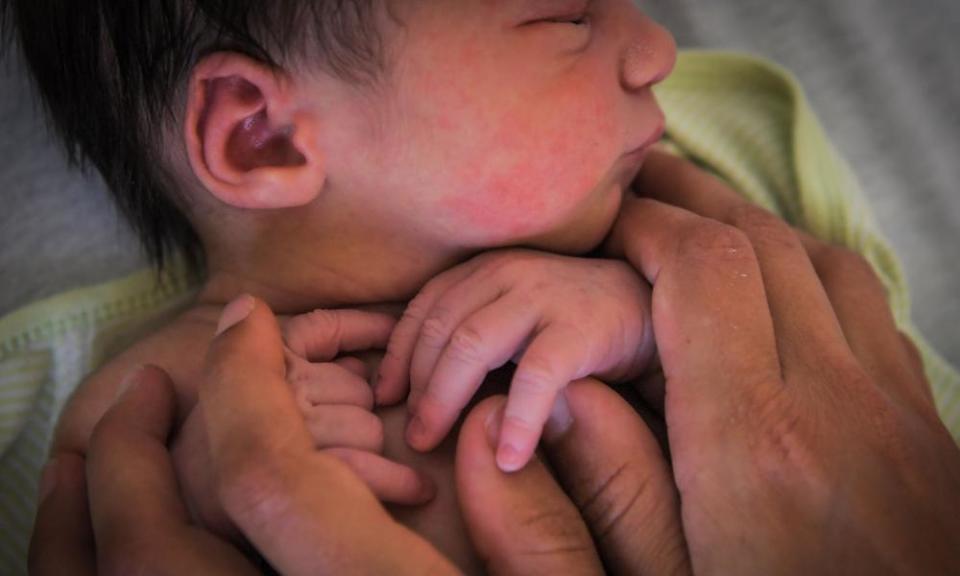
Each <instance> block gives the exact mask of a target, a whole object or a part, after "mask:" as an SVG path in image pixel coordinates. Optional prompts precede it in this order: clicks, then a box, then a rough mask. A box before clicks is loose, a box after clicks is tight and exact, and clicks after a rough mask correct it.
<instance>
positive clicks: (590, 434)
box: [544, 379, 691, 574]
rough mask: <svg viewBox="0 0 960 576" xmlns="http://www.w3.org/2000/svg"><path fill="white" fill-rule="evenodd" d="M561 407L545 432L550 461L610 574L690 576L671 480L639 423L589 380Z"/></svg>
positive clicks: (565, 395)
mask: <svg viewBox="0 0 960 576" xmlns="http://www.w3.org/2000/svg"><path fill="white" fill-rule="evenodd" d="M558 402H559V403H558V407H560V408H559V410H555V416H554V418H553V419H552V420H551V421H550V423H549V424H548V426H547V429H546V430H545V431H544V441H545V442H544V443H545V446H546V451H547V455H548V457H549V460H550V463H551V464H552V465H553V469H554V470H556V473H557V476H558V477H559V478H560V482H561V484H563V486H564V488H565V489H566V491H567V494H569V495H570V497H571V498H572V499H573V502H574V504H576V506H577V508H579V509H580V513H581V514H582V515H583V518H584V519H585V520H586V522H587V526H588V527H589V528H590V531H591V532H592V533H593V537H594V541H595V542H596V543H597V545H598V546H599V548H600V553H601V555H602V556H603V559H604V563H605V565H606V567H607V569H609V570H610V571H611V572H612V573H614V574H688V573H690V572H691V568H690V560H689V557H688V555H687V548H686V543H685V540H684V536H683V527H682V524H681V517H680V499H679V496H678V494H677V490H676V487H675V486H674V483H673V476H672V472H671V470H670V467H669V465H668V464H667V461H666V459H665V458H664V455H663V453H662V452H661V450H660V445H659V444H658V443H657V440H656V439H655V438H654V436H653V434H652V433H651V432H650V430H649V429H647V427H646V425H645V424H644V422H643V420H642V419H641V418H640V416H638V415H637V413H636V412H635V411H634V410H633V408H631V407H630V405H629V404H627V403H626V402H625V401H624V400H623V399H622V398H620V396H618V395H617V393H616V392H614V391H613V390H611V389H610V387H609V386H606V385H604V384H602V383H600V382H597V381H595V380H591V379H586V380H579V381H577V382H574V383H572V384H571V385H570V386H568V387H567V389H566V390H565V391H564V392H562V393H561V400H560V401H558ZM564 409H565V410H566V411H567V412H566V413H563V410H564Z"/></svg>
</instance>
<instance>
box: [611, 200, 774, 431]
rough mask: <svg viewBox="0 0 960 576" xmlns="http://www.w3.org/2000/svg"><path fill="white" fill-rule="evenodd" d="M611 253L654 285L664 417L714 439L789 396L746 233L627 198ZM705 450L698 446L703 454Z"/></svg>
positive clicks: (654, 203) (614, 232)
mask: <svg viewBox="0 0 960 576" xmlns="http://www.w3.org/2000/svg"><path fill="white" fill-rule="evenodd" d="M610 249H611V250H614V251H616V250H620V251H622V253H623V254H624V255H625V256H626V258H627V260H628V261H629V262H630V263H631V264H633V266H634V267H635V268H636V269H637V270H639V271H640V272H641V273H642V274H643V275H644V276H645V277H646V278H647V280H648V281H649V282H650V283H651V284H652V285H653V314H652V316H653V327H654V333H655V334H656V338H657V349H658V350H659V352H660V361H661V365H662V367H663V371H664V375H665V376H666V379H667V381H669V382H670V383H671V384H670V391H669V394H667V406H666V411H667V415H668V418H667V419H668V420H672V418H671V406H682V407H683V410H682V411H676V412H674V414H673V416H675V417H676V418H679V420H678V421H677V423H680V422H681V421H682V422H683V423H684V424H686V423H689V425H690V427H689V428H687V427H686V426H683V428H684V429H686V430H690V431H693V432H694V437H695V438H696V439H697V440H693V438H692V437H691V439H690V440H691V442H692V444H696V443H697V442H698V441H705V440H711V439H714V438H715V437H716V435H717V433H719V432H721V431H723V430H725V429H726V428H727V424H728V423H729V422H730V421H731V419H738V415H740V414H743V413H744V410H748V411H749V410H750V409H752V408H755V407H758V406H762V405H763V404H764V403H765V402H766V401H768V400H769V399H770V398H772V397H774V396H775V395H777V394H779V393H780V392H781V391H782V389H783V384H782V375H781V368H780V358H779V355H778V352H777V345H776V339H775V334H774V327H773V321H772V319H771V317H770V309H769V306H768V304H767V299H766V294H765V290H764V285H763V279H762V277H761V274H760V265H759V263H758V262H757V258H756V255H755V254H754V252H753V249H752V247H751V245H750V241H749V239H748V238H747V237H746V235H744V234H743V233H742V232H740V231H738V230H736V229H734V228H732V227H730V226H727V225H725V224H722V223H720V222H717V221H715V220H711V219H708V218H703V217H700V216H697V215H695V214H693V213H691V212H688V211H686V210H683V209H681V208H677V207H674V206H669V205H667V204H663V203H661V202H657V201H655V200H650V199H646V198H640V199H637V198H629V197H628V198H626V199H625V200H624V208H623V209H622V210H621V213H620V217H619V219H618V221H617V223H616V225H615V227H614V231H613V234H612V236H611V239H610ZM699 449H701V448H698V450H699Z"/></svg>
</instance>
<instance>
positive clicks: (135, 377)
mask: <svg viewBox="0 0 960 576" xmlns="http://www.w3.org/2000/svg"><path fill="white" fill-rule="evenodd" d="M145 368H146V366H145V365H143V364H141V365H139V366H135V367H134V368H132V369H131V370H130V371H129V372H127V375H126V376H124V377H123V380H121V381H120V386H118V387H117V393H116V395H114V397H113V402H114V403H117V402H119V401H120V399H121V398H123V396H124V395H125V394H126V393H127V391H128V390H131V389H132V388H133V387H134V386H136V385H137V384H139V383H140V379H141V376H142V375H143V371H144V369H145Z"/></svg>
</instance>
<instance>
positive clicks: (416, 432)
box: [407, 416, 427, 450]
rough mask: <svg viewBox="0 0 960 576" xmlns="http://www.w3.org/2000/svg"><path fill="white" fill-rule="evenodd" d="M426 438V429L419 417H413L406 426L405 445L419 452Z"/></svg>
mask: <svg viewBox="0 0 960 576" xmlns="http://www.w3.org/2000/svg"><path fill="white" fill-rule="evenodd" d="M426 438H427V427H426V425H425V424H424V423H423V420H422V419H421V418H420V417H419V416H414V417H413V419H411V420H410V424H408V425H407V444H409V445H410V446H411V447H412V448H415V449H417V450H421V449H422V448H423V445H424V442H425V440H426Z"/></svg>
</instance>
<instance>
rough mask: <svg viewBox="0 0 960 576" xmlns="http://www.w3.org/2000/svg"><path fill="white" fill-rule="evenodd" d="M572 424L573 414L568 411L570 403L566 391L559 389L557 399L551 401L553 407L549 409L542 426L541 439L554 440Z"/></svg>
mask: <svg viewBox="0 0 960 576" xmlns="http://www.w3.org/2000/svg"><path fill="white" fill-rule="evenodd" d="M572 424H573V414H571V413H570V404H569V403H568V402H567V395H566V393H565V392H564V391H563V390H561V391H560V393H559V394H557V399H556V400H555V401H554V402H553V409H552V410H551V411H550V417H549V418H547V423H546V425H544V427H543V439H544V440H546V441H547V442H555V441H556V440H559V439H560V437H561V436H563V435H564V434H566V433H567V430H569V429H570V426H571V425H572Z"/></svg>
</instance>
